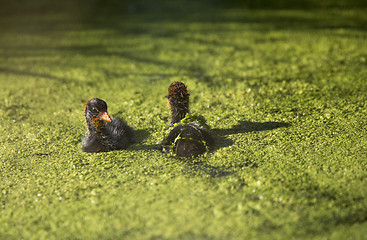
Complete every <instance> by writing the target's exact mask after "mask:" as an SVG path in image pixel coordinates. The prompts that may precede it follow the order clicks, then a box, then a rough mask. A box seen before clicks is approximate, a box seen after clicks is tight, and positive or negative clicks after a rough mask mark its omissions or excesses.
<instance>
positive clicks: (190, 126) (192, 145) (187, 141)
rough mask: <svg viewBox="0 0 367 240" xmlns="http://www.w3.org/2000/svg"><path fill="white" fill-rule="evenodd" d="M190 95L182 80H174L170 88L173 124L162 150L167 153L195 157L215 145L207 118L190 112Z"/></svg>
mask: <svg viewBox="0 0 367 240" xmlns="http://www.w3.org/2000/svg"><path fill="white" fill-rule="evenodd" d="M189 97H190V94H189V93H188V91H187V86H186V85H185V84H184V83H182V82H173V83H172V84H171V85H170V86H169V88H168V96H167V99H168V105H169V108H170V110H171V124H170V128H169V130H168V134H167V135H166V136H165V138H164V140H163V144H162V145H163V146H162V151H163V152H165V153H169V152H173V153H175V154H176V155H178V156H180V157H195V156H198V155H200V154H202V153H204V152H206V151H208V150H209V148H210V147H212V146H213V145H214V139H213V137H212V136H211V134H210V132H209V130H208V129H209V126H208V125H206V121H205V118H204V117H202V116H199V115H193V114H189Z"/></svg>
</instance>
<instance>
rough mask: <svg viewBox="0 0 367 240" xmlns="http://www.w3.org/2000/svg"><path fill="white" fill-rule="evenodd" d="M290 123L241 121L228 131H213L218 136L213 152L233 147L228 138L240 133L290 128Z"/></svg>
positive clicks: (227, 129)
mask: <svg viewBox="0 0 367 240" xmlns="http://www.w3.org/2000/svg"><path fill="white" fill-rule="evenodd" d="M290 126H291V124H290V123H285V122H250V121H239V123H238V124H237V125H233V126H232V127H231V128H226V129H212V130H211V131H212V132H213V133H214V134H215V135H216V138H215V146H214V147H213V149H212V150H213V151H215V150H218V149H219V148H223V147H228V146H231V145H233V143H234V142H233V141H232V140H231V139H229V138H227V137H226V136H228V135H232V134H238V133H248V132H258V131H267V130H273V129H276V128H281V127H290Z"/></svg>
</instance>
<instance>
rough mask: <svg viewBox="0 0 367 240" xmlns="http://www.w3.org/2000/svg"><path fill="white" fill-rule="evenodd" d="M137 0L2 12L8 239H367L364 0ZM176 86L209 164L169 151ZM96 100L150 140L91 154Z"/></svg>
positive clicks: (3, 220)
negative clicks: (209, 136)
mask: <svg viewBox="0 0 367 240" xmlns="http://www.w3.org/2000/svg"><path fill="white" fill-rule="evenodd" d="M31 7H32V6H31ZM31 9H32V8H31ZM126 9H127V10H126V11H125V10H124V8H122V9H120V10H121V11H122V12H123V13H124V14H121V15H118V14H114V15H108V14H105V15H103V14H102V15H97V16H96V17H95V18H93V16H88V17H86V18H79V17H78V14H77V13H75V14H73V15H72V14H61V13H58V12H57V11H56V10H54V11H50V12H48V11H42V8H41V9H38V8H37V9H36V10H37V11H35V12H22V11H19V12H18V11H15V10H14V9H13V10H14V12H13V13H9V14H3V15H2V17H1V18H0V26H1V28H0V29H1V33H0V55H1V58H0V84H1V88H0V106H1V107H0V116H1V121H0V129H1V134H0V142H1V144H0V157H1V160H0V174H1V181H0V188H1V189H0V190H1V192H0V196H1V201H0V206H1V214H0V238H1V239H254V238H255V239H292V238H297V239H365V237H366V235H367V230H366V229H367V190H366V186H367V180H366V179H367V177H366V173H367V157H366V156H367V155H366V154H367V151H366V150H367V125H366V119H367V102H366V100H367V95H366V92H367V82H366V80H367V42H366V38H367V32H366V25H365V23H366V22H367V17H366V16H367V15H366V14H365V12H366V9H365V8H362V9H361V8H360V9H329V10H327V9H314V10H312V11H311V10H260V9H255V10H233V9H211V10H210V9H209V10H208V11H201V12H198V11H193V12H190V11H184V10H185V8H184V10H182V12H181V14H179V15H177V16H176V15H175V14H166V13H165V12H164V11H163V10H162V11H160V10H159V8H158V10H157V9H156V8H153V7H152V9H153V10H151V11H149V9H148V10H146V9H144V8H143V9H140V8H139V6H134V5H129V6H128V7H127V8H126ZM196 10H197V9H196ZM124 11H125V12H124ZM157 12H158V13H157ZM86 19H87V20H86ZM173 81H182V82H185V83H186V84H187V86H188V89H189V91H190V94H191V104H190V108H191V112H192V113H198V114H201V115H202V116H204V117H205V118H206V120H207V123H208V125H210V126H211V128H212V133H213V135H214V136H215V140H216V145H215V149H214V150H213V151H210V152H208V153H206V154H204V155H202V156H199V157H197V158H194V159H183V158H177V157H175V156H171V155H165V154H163V153H161V152H160V142H161V141H162V139H163V136H164V134H165V132H166V130H167V128H168V127H169V120H168V117H169V111H168V108H167V103H166V101H167V100H166V98H165V96H166V95H167V88H168V86H169V84H170V83H171V82H173ZM92 97H99V98H102V99H104V100H105V101H106V102H107V104H108V107H109V108H108V111H109V114H110V115H111V116H112V117H113V116H118V117H122V118H124V119H125V120H126V121H127V122H128V123H129V124H130V125H131V126H133V127H134V129H135V130H136V131H137V136H138V143H137V144H135V145H133V146H132V147H130V148H129V149H127V150H122V151H113V152H107V153H98V154H87V153H83V152H82V151H81V139H82V137H83V135H84V134H85V129H86V127H85V120H84V115H83V105H84V102H85V101H86V100H88V99H90V98H92Z"/></svg>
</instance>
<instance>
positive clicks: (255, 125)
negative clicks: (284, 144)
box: [212, 121, 291, 136]
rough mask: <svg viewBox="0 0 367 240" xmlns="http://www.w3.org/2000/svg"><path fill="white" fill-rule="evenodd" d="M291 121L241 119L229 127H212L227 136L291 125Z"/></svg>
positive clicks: (219, 133) (220, 134) (217, 132)
mask: <svg viewBox="0 0 367 240" xmlns="http://www.w3.org/2000/svg"><path fill="white" fill-rule="evenodd" d="M290 126H291V124H290V123H285V122H250V121H240V122H239V124H237V125H234V126H232V128H227V129H212V131H213V132H214V133H215V134H217V135H218V136H226V135H231V134H237V133H248V132H259V131H267V130H273V129H276V128H281V127H290Z"/></svg>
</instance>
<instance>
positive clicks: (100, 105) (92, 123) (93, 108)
mask: <svg viewBox="0 0 367 240" xmlns="http://www.w3.org/2000/svg"><path fill="white" fill-rule="evenodd" d="M84 111H85V119H86V121H87V123H88V126H89V127H94V128H96V129H100V128H101V127H102V126H104V124H105V123H106V122H111V121H112V120H111V118H110V116H109V115H108V113H107V103H106V102H105V101H103V100H102V99H99V98H92V99H90V100H89V101H87V102H86V103H85V107H84Z"/></svg>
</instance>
